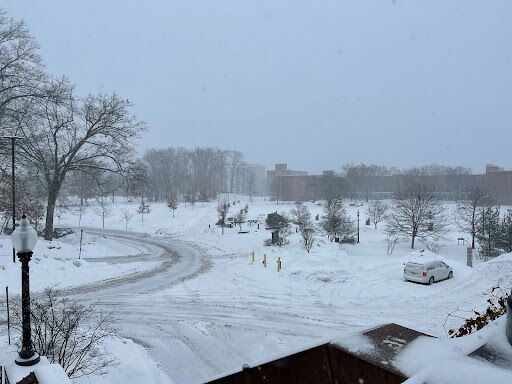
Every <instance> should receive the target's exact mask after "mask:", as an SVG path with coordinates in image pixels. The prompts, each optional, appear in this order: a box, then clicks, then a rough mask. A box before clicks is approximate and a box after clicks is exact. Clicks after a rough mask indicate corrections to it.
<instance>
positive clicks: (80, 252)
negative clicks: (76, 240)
mask: <svg viewBox="0 0 512 384" xmlns="http://www.w3.org/2000/svg"><path fill="white" fill-rule="evenodd" d="M83 237H84V230H83V229H81V230H80V251H79V252H78V259H80V257H81V256H82V239H83Z"/></svg>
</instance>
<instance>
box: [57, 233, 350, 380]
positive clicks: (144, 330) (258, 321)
mask: <svg viewBox="0 0 512 384" xmlns="http://www.w3.org/2000/svg"><path fill="white" fill-rule="evenodd" d="M87 232H89V233H94V234H99V235H104V236H106V237H108V238H111V239H117V240H119V241H122V242H123V243H133V244H134V245H137V246H138V248H140V247H142V248H146V249H149V250H150V252H148V253H145V254H140V255H133V256H130V257H132V258H133V259H134V260H136V261H138V262H140V261H141V260H142V259H144V258H148V260H151V261H155V260H160V261H161V263H160V265H159V266H158V267H157V268H155V269H152V270H149V271H144V272H140V273H135V274H133V275H130V276H124V277H121V278H113V279H108V280H103V281H100V282H97V283H93V284H88V285H84V286H80V287H75V288H70V289H65V290H62V291H60V292H61V294H62V295H65V296H68V297H71V298H73V299H76V300H79V301H81V302H96V303H98V304H99V305H100V306H101V307H102V309H105V310H107V311H110V312H112V314H113V316H114V319H115V326H116V328H117V330H118V334H119V335H120V336H122V337H126V338H130V339H132V340H134V341H135V342H137V343H139V344H140V345H142V346H144V347H145V348H146V349H147V350H148V352H149V354H150V355H151V357H152V358H153V359H154V360H155V361H156V362H157V363H158V364H159V366H160V367H161V369H162V370H163V371H164V372H165V373H166V374H167V375H168V376H169V377H170V378H171V380H173V382H176V383H199V382H203V381H205V380H207V379H211V378H212V377H215V376H218V375H220V374H223V373H225V372H228V371H231V370H236V369H239V368H241V367H242V365H243V364H244V363H247V362H253V361H255V360H261V359H265V358H268V357H269V356H270V355H272V353H274V354H275V353H279V351H280V350H281V351H283V350H284V351H287V350H288V348H289V345H290V344H295V345H303V344H305V343H308V342H310V341H311V340H312V339H317V338H322V337H325V335H326V334H329V333H330V332H335V331H336V330H338V331H339V330H340V329H342V328H345V327H346V326H347V324H346V323H343V322H342V321H340V320H339V317H338V316H336V315H335V314H334V313H333V308H332V307H327V306H325V307H323V306H322V305H321V304H318V303H317V304H315V305H308V304H306V303H303V302H302V298H300V297H299V298H297V300H299V301H300V302H297V303H295V298H292V297H288V298H287V302H288V303H289V304H290V305H289V306H288V305H276V303H275V302H273V301H272V300H271V301H270V302H268V300H267V299H265V298H264V297H260V295H257V294H255V295H254V296H250V297H244V298H240V297H237V294H236V292H226V293H225V295H221V296H220V297H219V296H217V295H216V296H214V295H208V294H207V292H208V290H207V288H206V289H201V292H202V293H199V292H197V291H196V290H192V289H189V288H188V287H187V282H188V280H190V279H192V278H194V277H196V276H198V275H199V274H202V273H205V272H207V271H208V270H209V269H210V267H211V264H210V262H209V261H208V259H207V258H206V257H205V255H204V253H203V252H202V251H201V249H199V248H198V247H196V246H194V245H193V244H190V243H187V242H183V241H179V240H176V239H173V238H152V237H150V236H148V235H145V234H138V233H127V232H123V231H111V230H100V229H92V228H89V229H87ZM127 259H129V257H126V256H123V257H111V258H101V259H89V261H103V262H105V261H106V262H110V263H125V262H127V261H128V260H127ZM221 278H226V277H225V276H221ZM177 285H179V286H177ZM171 287H175V288H179V289H174V290H172V292H169V291H170V290H169V288H171ZM166 291H167V292H166ZM205 292H206V293H205ZM292 301H293V303H291V302H292ZM294 307H300V308H301V311H295V310H294ZM304 313H307V316H305V315H303V314H304ZM320 325H321V326H320ZM265 345H267V346H268V345H270V346H272V348H271V349H270V350H269V349H268V348H267V349H266V350H265V347H264V346H265ZM262 347H263V349H262ZM280 348H281V349H280Z"/></svg>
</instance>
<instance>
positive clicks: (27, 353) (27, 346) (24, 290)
mask: <svg viewBox="0 0 512 384" xmlns="http://www.w3.org/2000/svg"><path fill="white" fill-rule="evenodd" d="M11 238H12V245H13V246H14V248H15V249H16V250H17V251H18V258H19V259H20V262H21V314H22V321H23V335H22V336H23V342H22V347H21V351H19V354H18V357H17V358H16V360H15V362H16V364H18V365H22V366H31V365H34V364H37V363H38V362H39V354H38V353H37V352H36V351H34V349H33V347H32V335H31V328H30V271H29V267H28V262H29V261H30V259H31V257H32V250H33V249H34V247H35V245H36V242H37V232H36V231H35V230H34V228H32V227H31V226H30V225H29V224H28V220H27V217H26V216H25V215H23V216H22V218H21V223H20V226H19V227H18V228H16V229H15V230H14V232H13V233H12V237H11Z"/></svg>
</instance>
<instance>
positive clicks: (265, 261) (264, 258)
mask: <svg viewBox="0 0 512 384" xmlns="http://www.w3.org/2000/svg"><path fill="white" fill-rule="evenodd" d="M263 266H264V267H265V268H267V254H266V253H265V254H264V255H263Z"/></svg>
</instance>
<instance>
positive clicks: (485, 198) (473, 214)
mask: <svg viewBox="0 0 512 384" xmlns="http://www.w3.org/2000/svg"><path fill="white" fill-rule="evenodd" d="M490 205H491V198H490V196H489V194H488V193H487V191H486V190H485V189H483V188H480V187H472V188H469V189H468V190H466V191H465V193H464V198H463V200H460V201H458V202H457V208H456V211H455V217H456V219H457V224H458V226H459V228H460V229H461V230H462V231H464V232H465V233H468V234H469V235H470V236H471V248H473V249H475V239H476V236H477V224H478V222H479V221H480V219H481V216H482V212H483V210H482V208H486V207H488V206H490Z"/></svg>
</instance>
